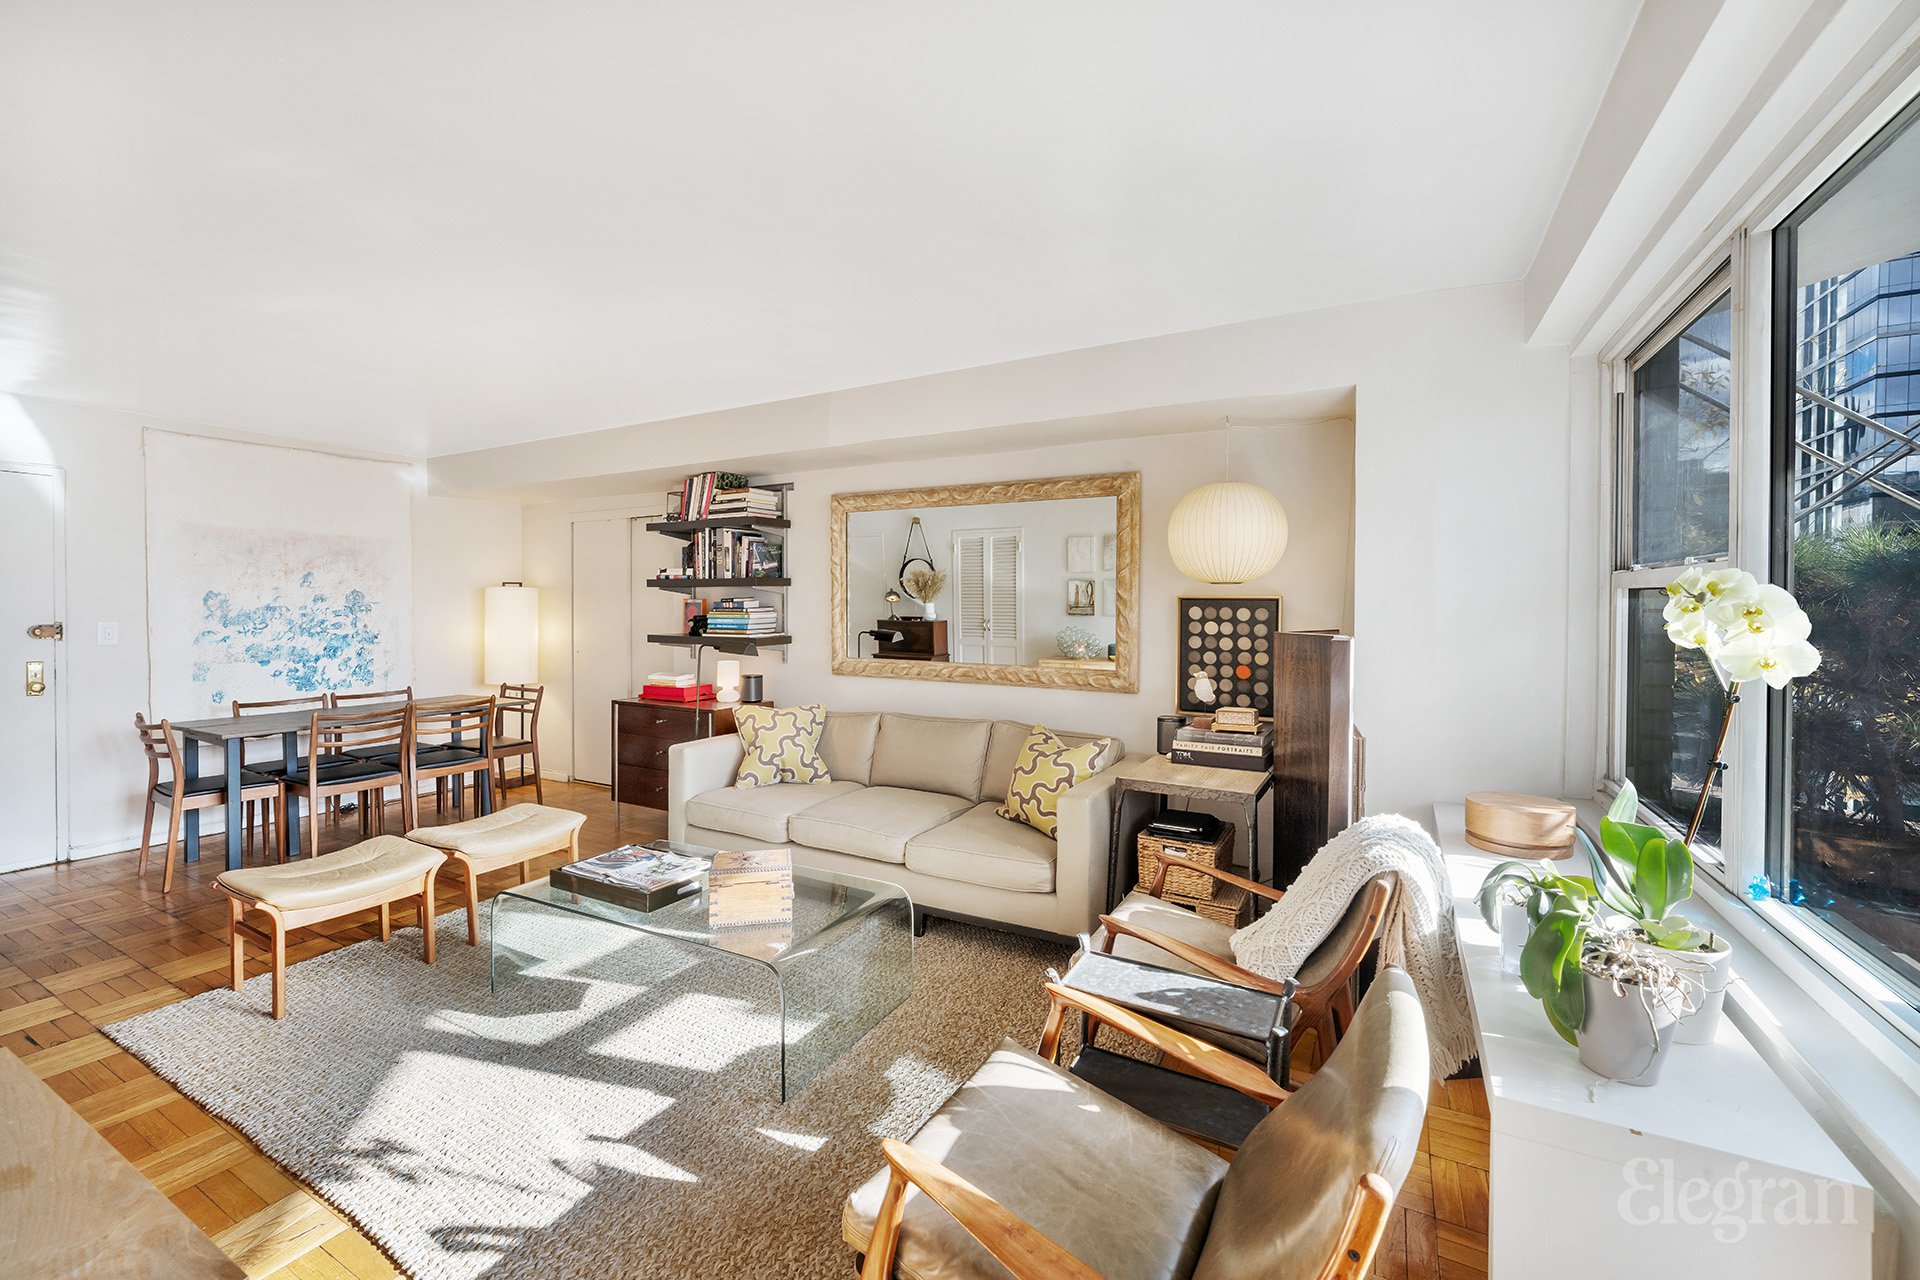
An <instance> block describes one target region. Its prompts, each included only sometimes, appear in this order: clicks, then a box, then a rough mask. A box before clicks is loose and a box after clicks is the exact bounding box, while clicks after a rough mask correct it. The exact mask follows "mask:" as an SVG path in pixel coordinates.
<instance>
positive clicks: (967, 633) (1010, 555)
mask: <svg viewBox="0 0 1920 1280" xmlns="http://www.w3.org/2000/svg"><path fill="white" fill-rule="evenodd" d="M953 568H954V578H955V582H954V600H955V607H956V610H957V613H956V616H955V618H954V629H955V630H956V631H957V632H958V633H959V635H958V639H957V640H956V641H954V642H953V646H954V654H953V657H954V661H956V662H989V663H997V664H1001V665H1008V666H1012V665H1018V663H1019V662H1020V530H1018V529H963V530H961V531H960V532H958V533H955V534H954V535H953Z"/></svg>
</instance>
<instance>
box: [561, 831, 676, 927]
mask: <svg viewBox="0 0 1920 1280" xmlns="http://www.w3.org/2000/svg"><path fill="white" fill-rule="evenodd" d="M665 844H666V842H665V841H659V842H656V844H654V845H637V844H629V845H622V846H621V847H620V848H618V849H611V850H608V851H607V852H606V853H602V854H599V855H597V856H595V857H592V858H586V859H583V860H581V861H579V862H575V863H570V864H569V865H567V866H564V867H555V868H554V870H553V873H552V874H551V875H550V876H549V877H548V878H549V879H550V880H551V881H552V882H553V884H554V886H555V887H557V888H560V889H566V890H568V891H570V892H573V893H577V894H580V895H581V896H583V897H588V898H601V899H604V900H605V901H608V902H617V903H619V904H620V905H621V906H623V907H632V908H633V909H634V910H636V911H653V910H656V909H657V908H660V907H664V906H666V905H667V904H668V903H669V902H675V901H678V900H679V899H681V898H684V897H686V896H687V895H688V894H690V893H693V892H695V891H696V890H698V889H699V888H700V877H701V876H703V875H704V874H706V870H707V862H706V859H704V858H695V857H689V856H688V855H686V854H684V853H680V852H677V851H676V850H674V849H673V848H672V847H671V846H668V847H666V848H661V847H659V846H660V845H665Z"/></svg>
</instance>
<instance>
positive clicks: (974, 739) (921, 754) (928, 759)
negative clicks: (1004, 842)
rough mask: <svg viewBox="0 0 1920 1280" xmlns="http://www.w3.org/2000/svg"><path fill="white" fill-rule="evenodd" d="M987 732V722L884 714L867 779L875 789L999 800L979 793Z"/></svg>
mask: <svg viewBox="0 0 1920 1280" xmlns="http://www.w3.org/2000/svg"><path fill="white" fill-rule="evenodd" d="M992 730H993V722H992V721H991V720H954V719H946V718H943V717H939V716H903V715H894V714H892V713H888V714H886V715H883V716H881V717H880V733H879V736H878V737H877V738H876V739H875V740H874V745H873V772H872V773H871V774H870V775H869V777H868V779H867V781H868V782H869V783H871V784H872V785H874V786H876V787H900V788H903V789H905V790H908V791H941V792H945V793H946V794H947V795H950V796H959V797H960V798H961V799H962V800H967V801H975V800H987V799H998V798H999V797H998V796H983V795H981V794H980V771H981V768H982V766H983V765H984V764H985V763H986V757H987V738H988V736H989V735H990V734H991V732H992Z"/></svg>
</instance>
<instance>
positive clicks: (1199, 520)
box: [1167, 481, 1287, 586]
mask: <svg viewBox="0 0 1920 1280" xmlns="http://www.w3.org/2000/svg"><path fill="white" fill-rule="evenodd" d="M1167 549H1168V550H1169V551H1171V552H1172V553H1173V562H1174V564H1176V565H1177V566H1179V569H1180V572H1182V573H1184V574H1186V575H1187V576H1188V577H1189V578H1196V579H1198V580H1199V581H1201V582H1207V583H1213V584H1215V585H1217V586H1224V585H1228V584H1231V583H1236V582H1246V581H1248V580H1249V579H1251V578H1257V577H1259V576H1260V575H1261V574H1263V573H1265V572H1267V571H1268V570H1269V569H1271V568H1273V566H1275V565H1276V564H1279V563H1280V557H1281V556H1282V555H1284V554H1285V553H1286V550H1287V511H1286V508H1285V507H1282V506H1281V505H1280V499H1278V498H1276V497H1274V496H1273V495H1272V494H1270V493H1268V492H1267V491H1266V490H1265V489H1262V488H1261V487H1260V486H1259V485H1253V484H1242V483H1240V482H1239V481H1226V482H1222V483H1220V484H1203V485H1201V486H1200V487H1199V488H1198V489H1195V490H1194V491H1193V492H1192V493H1189V494H1188V495H1187V496H1186V497H1184V498H1182V499H1180V501H1179V503H1178V505H1176V506H1175V507H1174V509H1173V515H1172V517H1171V518H1170V519H1169V520H1168V521H1167Z"/></svg>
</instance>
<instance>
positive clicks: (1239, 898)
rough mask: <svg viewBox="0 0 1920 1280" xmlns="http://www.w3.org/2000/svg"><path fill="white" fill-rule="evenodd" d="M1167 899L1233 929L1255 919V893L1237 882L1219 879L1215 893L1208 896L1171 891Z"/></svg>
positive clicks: (1214, 883) (1216, 881)
mask: <svg viewBox="0 0 1920 1280" xmlns="http://www.w3.org/2000/svg"><path fill="white" fill-rule="evenodd" d="M1188 875H1189V876H1191V875H1192V873H1191V872H1189V873H1188ZM1167 901H1168V902H1171V903H1173V904H1175V905H1176V906H1182V907H1186V908H1188V909H1190V910H1191V911H1193V912H1194V913H1195V914H1197V915H1200V916H1203V917H1205V918H1206V919H1208V920H1212V921H1215V922H1217V923H1219V924H1224V925H1226V926H1228V927H1229V928H1233V929H1238V928H1240V927H1241V926H1242V925H1244V924H1247V923H1248V922H1249V921H1251V920H1252V919H1253V895H1252V894H1250V893H1248V892H1247V891H1246V890H1245V889H1242V888H1241V887H1240V886H1239V885H1237V884H1223V883H1221V882H1220V881H1218V880H1215V881H1214V882H1213V893H1212V894H1211V895H1210V896H1208V897H1205V898H1189V897H1185V896H1184V895H1180V894H1172V893H1170V894H1168V895H1167Z"/></svg>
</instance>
